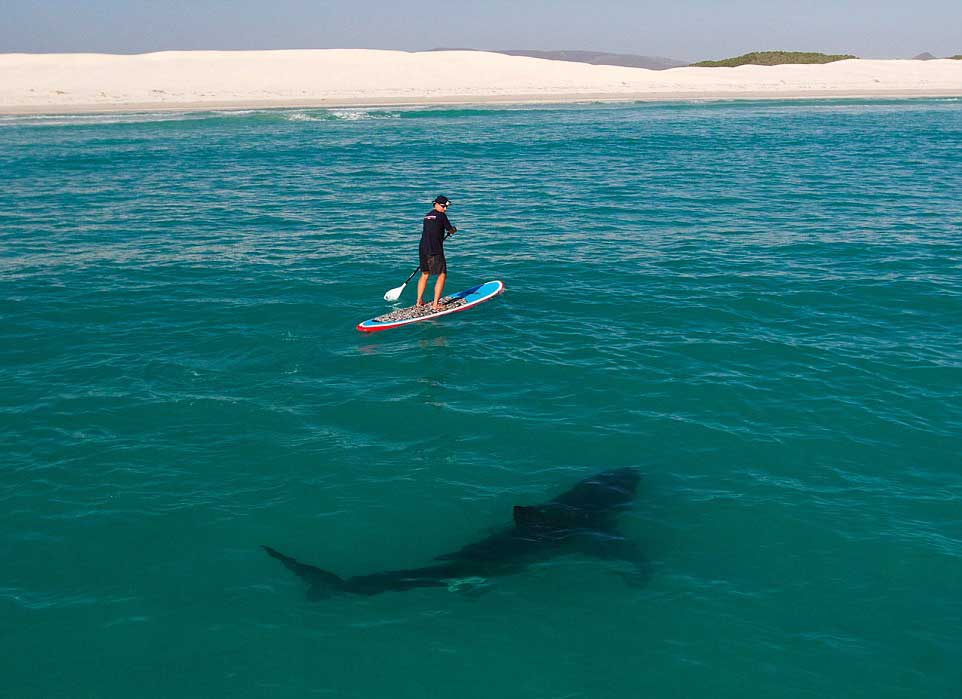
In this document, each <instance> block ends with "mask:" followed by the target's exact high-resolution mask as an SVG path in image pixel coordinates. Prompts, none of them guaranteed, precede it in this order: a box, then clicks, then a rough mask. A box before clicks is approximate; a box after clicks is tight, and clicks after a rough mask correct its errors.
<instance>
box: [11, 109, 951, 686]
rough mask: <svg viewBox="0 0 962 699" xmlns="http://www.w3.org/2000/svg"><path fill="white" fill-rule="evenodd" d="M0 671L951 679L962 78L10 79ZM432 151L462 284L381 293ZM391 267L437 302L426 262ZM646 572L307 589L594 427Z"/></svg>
mask: <svg viewBox="0 0 962 699" xmlns="http://www.w3.org/2000/svg"><path fill="white" fill-rule="evenodd" d="M0 163H2V167H3V172H4V174H5V177H4V187H3V188H2V192H0V327H2V342H0V435H2V437H3V445H4V453H5V458H4V460H3V467H2V474H3V478H2V480H0V523H2V526H0V553H2V557H3V561H4V562H5V565H4V567H3V575H2V576H0V620H2V623H0V669H2V671H3V677H4V682H3V685H4V692H3V693H4V695H9V696H11V697H54V696H64V697H66V696H98V697H113V696H117V697H129V696H156V697H168V696H216V695H231V696H237V697H241V696H252V697H260V696H292V697H293V696H303V695H304V694H305V693H312V694H322V695H331V696H342V697H384V696H391V697H396V698H403V697H418V698H421V697H424V696H439V697H446V696H461V697H491V696H505V697H515V696H522V695H523V696H526V697H546V698H547V697H585V698H588V697H590V698H592V699H597V698H600V697H623V696H637V695H640V694H642V693H644V694H645V695H647V696H664V697H669V696H671V697H674V696H709V695H710V696H717V697H744V696H745V695H746V694H748V695H751V696H766V697H811V696H853V697H867V698H868V697H871V698H872V699H877V698H878V697H920V696H925V697H958V696H959V694H958V692H959V691H960V687H962V674H960V671H959V669H958V662H957V660H958V658H959V656H960V654H962V641H960V637H959V633H958V630H959V628H960V627H962V595H960V594H959V592H960V590H962V518H960V516H959V513H960V512H962V459H960V456H959V434H960V433H962V333H960V330H959V328H960V325H962V291H960V284H959V282H960V280H962V243H960V233H962V187H960V184H959V183H960V182H962V103H960V102H958V100H904V101H846V100H834V101H833V100H826V101H811V102H806V101H800V102H792V103H786V102H751V103H724V102H719V103H709V104H629V105H619V106H605V105H577V106H565V107H545V106H541V107H489V108H468V107H464V108H454V109H446V108H434V109H382V110H376V109H369V110H368V109H349V110H275V111H247V112H238V113H232V112H209V113H144V114H120V115H108V116H95V115H78V116H51V117H0ZM438 193H444V194H447V195H448V196H450V197H451V198H452V199H454V201H455V205H454V206H453V207H452V209H451V211H450V215H451V218H452V219H453V220H454V221H455V223H456V224H457V225H458V226H459V227H460V228H461V231H460V232H459V233H458V235H457V236H456V237H455V238H454V239H453V240H452V241H451V242H450V243H449V245H448V256H449V265H450V275H449V287H448V288H449V290H457V289H461V288H465V287H467V286H470V285H473V284H475V283H478V282H481V281H484V280H487V279H501V280H503V281H504V282H505V284H506V287H507V292H506V293H505V294H504V295H503V296H502V297H500V298H499V299H498V300H496V301H494V302H492V303H490V304H487V305H485V306H483V307H480V308H478V309H476V310H473V311H471V312H469V313H464V314H458V315H456V316H452V317H451V318H449V319H446V320H445V321H444V322H438V323H435V324H428V323H425V324H421V325H419V326H416V327H412V328H408V329H404V330H398V331H392V332H387V333H381V334H377V335H374V336H362V335H360V334H358V333H356V332H355V331H354V325H355V324H356V323H357V322H358V321H360V320H363V319H364V318H367V317H371V316H373V315H376V314H379V313H381V312H383V311H384V310H385V305H384V303H383V301H382V300H381V296H382V294H383V293H384V291H386V290H387V289H389V288H391V287H393V286H396V285H397V284H399V283H400V282H401V281H402V280H403V279H404V277H406V276H407V274H408V273H410V271H411V270H412V269H413V268H414V266H415V265H416V264H417V263H416V245H417V239H418V235H419V222H420V216H421V214H422V213H423V212H424V211H425V210H426V209H427V208H428V202H429V201H430V200H431V199H432V198H433V197H434V196H435V195H436V194H438ZM404 300H405V301H407V302H412V301H413V296H412V290H411V289H410V288H409V289H408V290H407V292H406V293H405V296H404ZM619 466H637V467H639V468H641V469H642V471H643V472H644V479H643V485H642V488H641V491H640V493H639V497H638V502H637V505H636V507H635V508H634V509H633V510H632V511H631V512H629V513H627V514H626V515H625V518H624V519H625V521H624V528H625V530H626V531H627V532H628V533H629V534H630V535H631V536H632V537H634V538H636V539H638V540H639V541H640V542H641V544H642V546H643V548H644V549H645V551H646V552H647V554H648V556H649V557H650V558H651V560H652V563H653V566H654V574H653V576H652V579H651V581H650V583H649V585H648V586H647V587H645V588H644V589H635V588H631V587H628V586H626V585H625V584H624V583H623V581H622V580H621V578H620V577H619V576H618V575H616V574H615V573H617V572H618V571H617V570H616V569H615V567H613V566H612V565H608V564H603V563H599V562H597V561H593V560H587V559H581V558H577V557H573V558H561V559H556V560H553V561H548V562H545V563H544V564H542V565H539V566H536V567H535V568H533V569H531V570H529V571H527V572H526V573H524V574H523V575H518V576H513V577H508V578H503V579H499V580H496V581H492V582H493V584H492V585H491V586H490V587H488V588H486V591H485V593H484V594H481V595H480V596H465V595H461V594H455V593H450V592H447V591H443V590H440V591H439V590H437V589H434V590H431V589H424V590H417V591H412V592H408V593H403V594H386V595H382V596H378V597H372V598H369V599H368V598H333V599H329V600H326V601H323V602H319V603H311V602H308V601H307V600H306V599H305V596H304V592H303V589H302V587H301V585H300V583H299V582H298V581H297V580H295V579H294V578H293V576H291V575H290V574H289V573H288V572H287V571H285V570H283V569H282V568H281V567H280V566H278V565H277V564H276V561H272V560H270V559H268V558H267V557H266V556H264V555H263V553H262V552H261V551H259V549H258V545H259V544H262V543H267V544H271V545H273V546H276V547H277V548H279V549H281V550H284V551H287V552H290V553H291V554H293V555H296V556H298V557H301V558H303V559H305V560H308V561H310V562H313V563H316V564H318V565H321V566H323V567H324V568H327V569H330V570H333V571H336V572H338V573H340V574H345V575H351V574H360V573H367V572H373V571H376V570H381V569H385V568H391V567H402V566H405V567H407V566H412V565H424V564H427V563H428V562H429V561H430V560H431V558H432V557H433V556H435V555H438V554H441V553H444V552H446V551H450V550H453V549H455V548H457V547H459V546H461V545H463V544H464V543H467V542H469V541H471V540H474V539H476V538H478V537H480V536H483V535H485V534H487V533H489V532H491V531H493V530H494V529H495V528H497V527H498V526H501V525H503V524H505V523H507V522H508V521H509V519H510V516H511V507H512V505H514V504H518V503H535V502H539V501H542V500H545V499H548V498H550V497H553V496H554V495H556V494H557V493H559V492H560V491H561V490H562V489H564V488H566V487H568V486H569V485H570V484H572V483H573V482H575V481H577V480H578V479H580V478H582V477H584V476H586V475H588V474H590V473H592V472H594V471H598V470H602V469H606V468H612V467H619Z"/></svg>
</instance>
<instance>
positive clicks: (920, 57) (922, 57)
mask: <svg viewBox="0 0 962 699" xmlns="http://www.w3.org/2000/svg"><path fill="white" fill-rule="evenodd" d="M912 60H913V61H932V60H935V56H933V55H932V54H931V53H929V52H928V51H926V52H925V53H920V54H919V55H918V56H916V57H915V58H913V59H912Z"/></svg>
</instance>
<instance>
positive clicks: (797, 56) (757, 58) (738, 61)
mask: <svg viewBox="0 0 962 699" xmlns="http://www.w3.org/2000/svg"><path fill="white" fill-rule="evenodd" d="M848 58H858V56H851V55H849V54H833V55H829V54H827V53H807V52H805V51H753V52H752V53H746V54H745V55H744V56H736V57H735V58H726V59H724V60H722V61H701V62H700V63H692V66H694V67H698V68H719V67H725V68H734V67H735V66H746V65H753V66H778V65H782V64H785V63H833V62H835V61H844V60H846V59H848Z"/></svg>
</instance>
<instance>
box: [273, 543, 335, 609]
mask: <svg viewBox="0 0 962 699" xmlns="http://www.w3.org/2000/svg"><path fill="white" fill-rule="evenodd" d="M261 548H262V549H264V551H266V552H267V555H268V556H270V557H271V558H276V559H277V560H279V561H280V562H281V563H283V564H284V567H285V568H287V569H288V570H289V571H291V572H292V573H294V574H295V575H296V576H297V577H299V578H300V579H301V580H303V581H304V582H306V583H307V584H308V589H307V594H308V596H309V597H310V598H311V599H322V598H324V597H330V596H331V595H333V594H335V593H337V592H343V591H345V585H344V580H343V579H342V578H340V577H338V576H337V575H335V574H334V573H330V572H328V571H326V570H321V569H320V568H316V567H315V566H312V565H308V564H306V563H301V562H300V561H299V560H297V559H296V558H292V557H291V556H287V555H285V554H283V553H281V552H280V551H276V550H275V549H272V548H271V547H270V546H263V545H262V546H261Z"/></svg>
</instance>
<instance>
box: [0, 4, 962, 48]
mask: <svg viewBox="0 0 962 699" xmlns="http://www.w3.org/2000/svg"><path fill="white" fill-rule="evenodd" d="M0 18H2V21H0V53H9V52H45V53H49V52H81V51H82V52H102V53H141V52H146V51H162V50H172V49H279V48H381V49H402V50H407V51H416V50H424V49H431V48H437V47H457V48H477V49H495V50H496V49H502V50H505V49H538V50H561V49H569V50H572V49H581V50H593V51H610V52H614V53H634V54H640V55H647V56H664V57H668V58H676V59H679V60H683V61H695V60H702V59H711V58H725V57H729V56H735V55H738V54H742V53H746V52H748V51H754V50H772V49H781V50H788V51H823V52H825V53H854V54H856V55H858V56H860V57H863V58H911V57H913V56H915V55H917V54H919V53H922V52H923V51H928V52H930V53H932V54H934V55H936V56H939V57H942V56H950V55H954V54H960V53H962V29H960V27H962V1H960V0H918V1H917V2H908V1H906V0H900V1H899V2H894V1H893V0H841V1H840V0H727V1H726V2H709V1H708V0H662V2H659V3H652V2H644V0H641V1H638V0H593V1H591V2H587V1H584V0H582V1H580V2H574V1H573V0H473V1H472V2H460V1H455V2H447V3H444V2H437V0H435V1H433V2H426V1H424V0H395V1H393V2H392V1H390V0H351V1H349V2H348V1H346V0H270V1H267V0H0Z"/></svg>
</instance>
